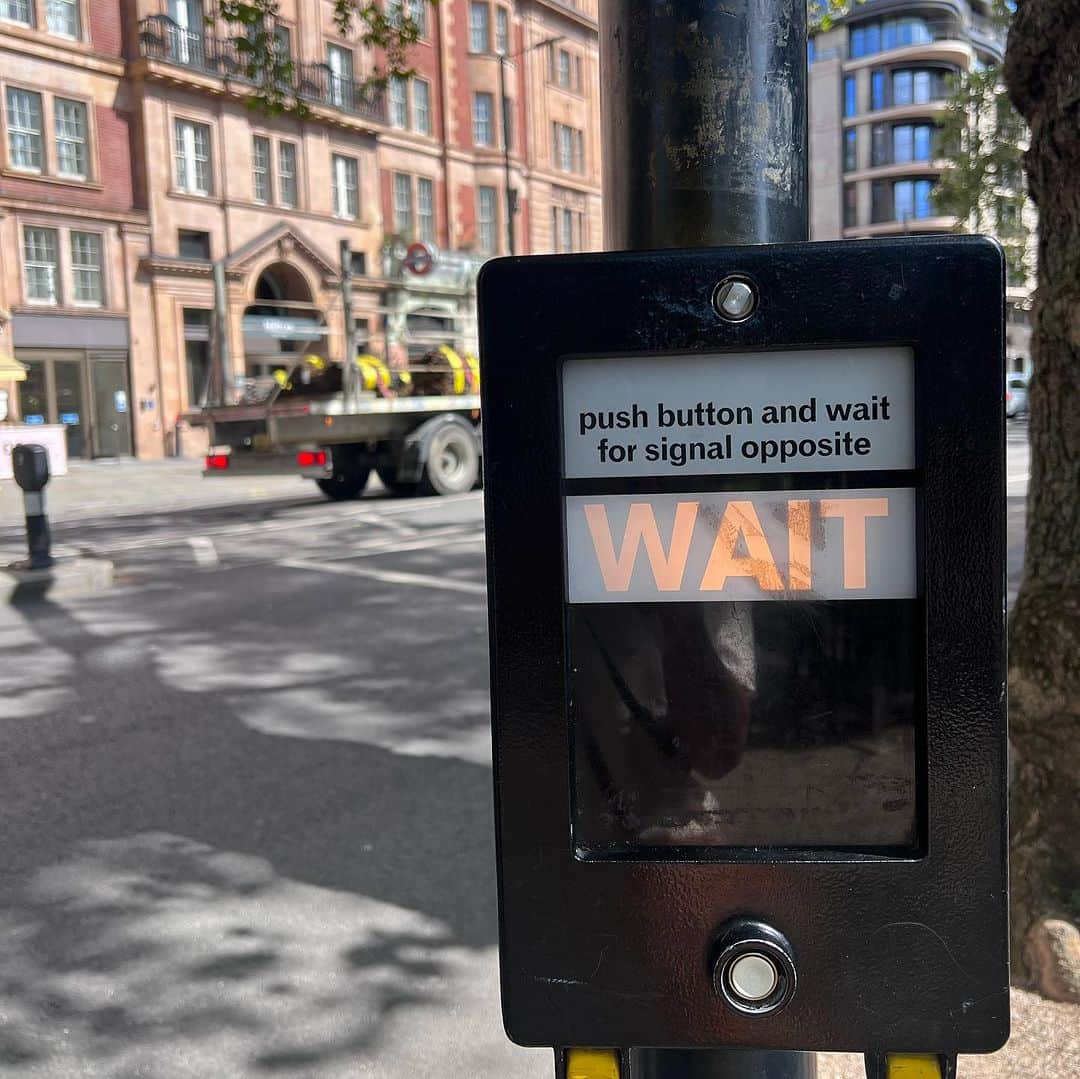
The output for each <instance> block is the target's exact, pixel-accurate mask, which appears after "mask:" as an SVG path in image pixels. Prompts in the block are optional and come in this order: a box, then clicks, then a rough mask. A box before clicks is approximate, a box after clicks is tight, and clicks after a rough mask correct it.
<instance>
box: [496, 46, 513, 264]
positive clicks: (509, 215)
mask: <svg viewBox="0 0 1080 1079" xmlns="http://www.w3.org/2000/svg"><path fill="white" fill-rule="evenodd" d="M499 108H500V112H499V115H500V116H501V117H502V143H503V186H504V188H505V189H506V253H507V254H508V255H514V254H517V252H516V251H515V250H514V189H513V186H512V185H511V183H510V106H509V104H508V103H507V101H506V55H505V54H504V53H499Z"/></svg>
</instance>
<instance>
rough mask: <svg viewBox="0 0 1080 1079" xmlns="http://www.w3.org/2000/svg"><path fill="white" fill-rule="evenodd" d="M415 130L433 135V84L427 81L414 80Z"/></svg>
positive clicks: (421, 133)
mask: <svg viewBox="0 0 1080 1079" xmlns="http://www.w3.org/2000/svg"><path fill="white" fill-rule="evenodd" d="M413 130H414V131H415V132H417V134H419V135H430V134H431V83H430V82H428V81H427V80H426V79H413Z"/></svg>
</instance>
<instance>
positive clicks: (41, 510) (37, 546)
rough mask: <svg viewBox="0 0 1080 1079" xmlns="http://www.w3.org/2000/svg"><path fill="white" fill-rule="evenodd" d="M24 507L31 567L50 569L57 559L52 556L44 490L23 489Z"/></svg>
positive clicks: (29, 564)
mask: <svg viewBox="0 0 1080 1079" xmlns="http://www.w3.org/2000/svg"><path fill="white" fill-rule="evenodd" d="M23 509H24V511H25V514H26V547H27V551H28V553H29V555H30V560H29V562H28V566H29V568H30V569H48V568H49V567H50V566H52V565H54V564H55V562H56V560H55V559H54V558H53V556H52V534H51V532H50V531H49V518H48V516H47V515H46V513H45V492H44V491H23Z"/></svg>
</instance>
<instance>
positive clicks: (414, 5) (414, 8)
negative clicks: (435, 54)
mask: <svg viewBox="0 0 1080 1079" xmlns="http://www.w3.org/2000/svg"><path fill="white" fill-rule="evenodd" d="M409 18H410V19H412V21H413V22H414V23H416V29H417V33H418V34H419V35H420V37H427V36H428V24H427V0H409Z"/></svg>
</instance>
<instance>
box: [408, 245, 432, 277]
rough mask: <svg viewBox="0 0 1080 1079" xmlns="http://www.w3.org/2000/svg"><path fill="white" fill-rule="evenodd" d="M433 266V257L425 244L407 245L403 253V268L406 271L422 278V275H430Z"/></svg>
mask: <svg viewBox="0 0 1080 1079" xmlns="http://www.w3.org/2000/svg"><path fill="white" fill-rule="evenodd" d="M434 265H435V256H434V255H433V254H432V251H431V248H430V247H428V245H427V244H424V243H414V244H409V247H408V249H407V250H406V252H405V268H406V269H407V270H411V271H412V272H413V273H414V274H418V275H419V276H421V277H423V275H424V274H427V273H431V270H432V267H433V266H434Z"/></svg>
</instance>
